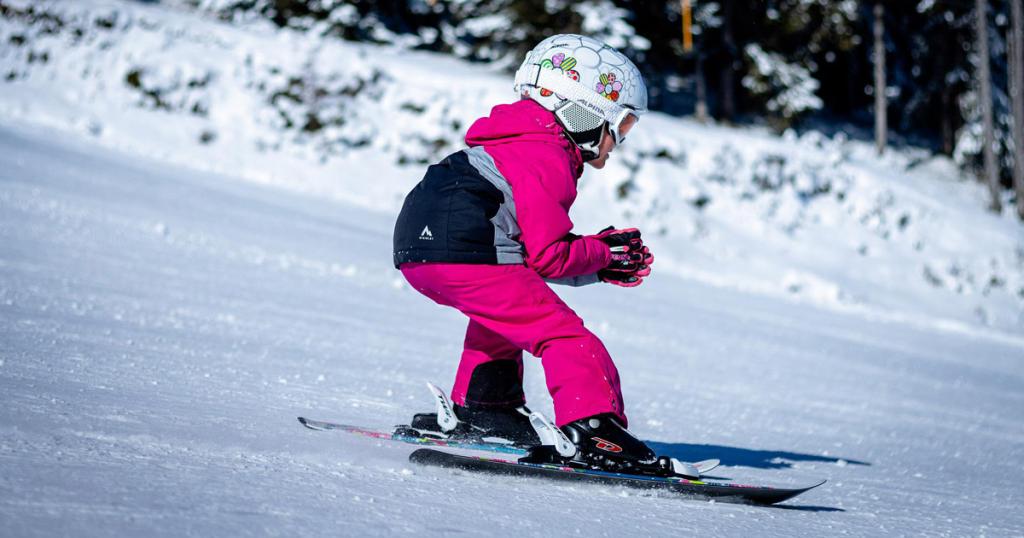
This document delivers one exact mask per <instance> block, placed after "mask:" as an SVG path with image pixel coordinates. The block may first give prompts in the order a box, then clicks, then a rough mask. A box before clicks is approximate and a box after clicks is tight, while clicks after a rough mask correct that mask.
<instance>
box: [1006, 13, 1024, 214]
mask: <svg viewBox="0 0 1024 538" xmlns="http://www.w3.org/2000/svg"><path fill="white" fill-rule="evenodd" d="M1022 3H1024V0H1010V7H1011V10H1012V19H1013V25H1012V27H1011V30H1010V34H1011V35H1010V39H1008V40H1007V41H1008V42H1009V43H1010V103H1011V105H1012V108H1013V147H1014V153H1013V188H1014V189H1015V190H1016V192H1017V215H1018V216H1019V217H1020V218H1021V219H1024V7H1022V6H1021V4H1022Z"/></svg>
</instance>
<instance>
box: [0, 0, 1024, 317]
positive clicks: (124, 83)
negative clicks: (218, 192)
mask: <svg viewBox="0 0 1024 538" xmlns="http://www.w3.org/2000/svg"><path fill="white" fill-rule="evenodd" d="M0 42H3V43H5V44H7V45H5V47H3V49H0V77H2V79H3V88H4V91H3V92H2V95H0V118H3V119H4V121H5V122H12V123H24V124H33V125H42V126H46V127H49V128H55V129H58V130H61V131H65V132H71V133H76V134H78V135H81V136H86V137H91V138H95V139H96V140H97V141H98V142H100V143H102V144H104V145H107V146H110V147H114V148H119V149H122V150H126V151H129V152H132V153H137V154H143V155H147V156H149V157H155V158H157V159H160V160H163V161H166V162H169V163H175V164H182V165H187V166H189V167H193V168H197V169H202V170H206V171H214V172H223V173H228V174H230V175H231V176H235V177H243V178H246V179H249V180H252V181H256V182H260V183H267V184H273V185H277V186H280V187H284V188H287V189H292V190H297V191H300V192H305V193H311V194H315V195H320V196H327V197H332V198H336V199H341V200H345V201H348V202H351V203H355V204H359V205H361V206H364V207H366V208H371V209H375V210H379V211H384V212H391V213H393V212H395V211H396V210H397V208H398V207H399V204H400V202H401V199H402V197H403V196H404V194H405V192H407V191H408V189H409V188H410V187H411V186H412V185H413V184H414V183H415V182H416V181H418V179H419V177H420V176H421V174H422V171H423V168H424V166H425V165H426V164H428V163H430V162H433V161H434V160H436V159H438V158H439V157H441V156H443V155H445V154H447V153H449V152H451V151H454V150H457V149H459V148H460V147H462V134H463V133H464V131H465V129H466V128H467V127H468V125H469V124H470V123H471V122H472V121H473V120H474V119H475V118H476V117H479V116H480V115H483V114H486V112H487V111H488V110H489V108H490V107H491V106H493V105H494V104H498V103H502V102H507V101H509V100H510V99H512V98H514V96H513V95H512V92H511V77H510V76H508V75H506V74H503V73H500V72H498V71H497V67H492V66H487V65H484V64H468V63H465V62H461V61H458V60H454V59H452V58H449V57H445V56H441V55H435V54H429V53H421V52H413V51H408V50H403V49H400V48H382V47H377V46H367V45H360V44H352V43H345V42H339V41H336V40H331V39H321V38H317V37H313V36H311V35H310V34H305V33H301V32H297V31H294V30H280V29H277V28H275V27H273V26H270V25H269V24H268V23H264V22H258V21H257V22H247V23H245V24H235V25H232V24H228V23H225V22H223V21H217V20H212V19H210V18H208V17H206V16H204V15H203V14H202V13H197V12H194V11H191V10H189V9H187V8H185V7H180V6H179V7H166V6H152V5H139V4H135V3H124V2H116V1H111V0H103V1H97V2H88V3H85V2H28V1H24V0H20V1H6V2H4V7H3V17H2V18H0ZM984 196H985V193H984V191H983V189H982V188H981V187H980V186H979V185H976V184H975V183H973V182H972V181H968V180H965V179H963V178H961V177H960V176H959V174H958V172H957V171H956V167H955V166H954V165H953V163H952V162H951V161H950V160H949V159H946V158H943V157H935V156H932V155H929V154H928V153H926V152H924V151H921V150H915V149H912V148H911V149H905V150H900V151H892V152H890V153H889V154H888V155H886V156H885V157H883V158H878V157H876V156H875V155H874V153H873V150H872V148H871V147H870V146H869V145H868V144H864V143H861V142H857V141H851V140H848V139H846V138H845V137H843V136H841V135H840V136H836V137H832V138H829V137H826V136H823V135H821V134H819V133H816V132H810V133H805V134H802V135H798V134H796V133H793V132H787V133H786V134H785V135H784V136H782V137H778V136H775V135H773V134H771V133H770V132H768V131H767V130H764V129H756V128H754V129H750V128H745V129H737V128H726V127H720V126H707V125H700V124H697V123H694V122H692V121H688V120H681V119H678V118H673V117H669V116H665V115H662V114H656V113H655V114H650V115H649V116H648V117H645V118H644V120H643V121H642V122H641V124H640V126H639V127H638V129H637V130H636V131H635V132H634V134H631V136H630V140H629V142H628V143H627V144H626V145H624V146H623V147H622V148H619V149H617V150H616V152H615V154H614V155H613V159H612V161H611V162H610V164H609V166H608V167H607V168H606V169H605V170H604V171H602V172H596V173H595V172H594V171H588V172H587V174H586V175H585V176H584V178H583V179H582V180H581V189H580V198H579V203H578V204H577V207H576V209H575V210H574V211H575V215H574V218H575V220H576V223H577V225H578V227H579V229H580V231H583V232H587V231H590V230H596V229H598V228H600V227H603V226H605V225H607V224H613V223H614V224H619V225H624V224H630V225H638V226H641V227H642V229H644V230H645V232H646V233H647V235H648V237H650V240H649V241H650V243H651V245H652V248H654V249H655V251H656V253H657V257H658V264H657V267H656V269H657V270H658V272H661V273H662V274H664V273H672V274H675V275H678V276H680V277H683V278H690V279H696V280H699V281H702V282H705V283H711V284H714V285H716V286H722V287H727V288H732V289H738V290H744V291H748V292H754V293H760V294H768V295H772V296H777V297H787V298H790V299H792V300H793V301H796V302H800V303H807V304H811V305H815V306H817V307H821V308H828V309H837V310H843V311H850V312H860V313H863V314H864V315H866V316H871V317H874V318H879V319H889V320H893V321H901V322H908V323H912V324H916V325H923V326H931V327H940V328H945V329H951V330H956V331H967V332H971V331H977V332H978V334H994V335H1000V334H1002V335H1005V334H1007V333H1016V334H1020V332H1021V330H1022V329H1024V239H1022V238H1024V233H1022V227H1021V224H1020V223H1019V222H1017V221H1015V220H1014V219H1013V218H1012V217H1010V216H1009V215H1007V216H995V215H992V214H989V213H986V212H984V210H983V208H984V207H985V202H984Z"/></svg>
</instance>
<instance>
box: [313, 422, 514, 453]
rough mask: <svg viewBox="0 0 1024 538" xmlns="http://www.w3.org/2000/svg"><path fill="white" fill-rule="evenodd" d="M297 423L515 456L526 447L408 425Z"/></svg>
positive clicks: (412, 442)
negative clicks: (456, 436) (383, 427)
mask: <svg viewBox="0 0 1024 538" xmlns="http://www.w3.org/2000/svg"><path fill="white" fill-rule="evenodd" d="M299 423H301V424H302V425H303V426H305V427H307V428H309V429H311V430H319V431H327V430H338V431H344V432H348V433H352V434H356V435H361V436H363V437H372V438H374V439H382V440H384V441H397V442H400V443H409V444H413V445H430V446H438V447H447V448H460V449H464V450H483V451H487V452H498V453H502V454H511V455H515V456H525V455H526V449H525V448H520V447H517V446H515V445H510V444H505V443H497V442H489V441H485V440H479V441H477V440H457V439H444V438H440V437H428V436H425V435H422V434H419V433H418V432H417V431H416V430H414V429H412V428H409V427H402V426H399V427H396V431H393V432H386V431H381V430H372V429H368V428H363V427H361V426H352V425H349V424H340V423H337V422H325V421H322V420H313V419H308V418H305V417H299Z"/></svg>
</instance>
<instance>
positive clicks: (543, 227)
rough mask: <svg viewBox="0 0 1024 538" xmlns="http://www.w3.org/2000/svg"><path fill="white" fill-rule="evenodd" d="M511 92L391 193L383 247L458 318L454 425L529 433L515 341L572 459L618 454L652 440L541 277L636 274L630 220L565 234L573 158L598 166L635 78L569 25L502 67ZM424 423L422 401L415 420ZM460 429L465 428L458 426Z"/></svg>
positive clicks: (625, 118) (645, 261)
mask: <svg viewBox="0 0 1024 538" xmlns="http://www.w3.org/2000/svg"><path fill="white" fill-rule="evenodd" d="M515 90H516V91H517V92H518V93H519V96H520V98H521V99H520V100H519V101H518V102H516V103H513V104H507V105H498V106H496V107H494V108H493V109H492V110H491V114H490V116H487V117H484V118H480V119H479V120H477V121H476V122H475V123H473V125H472V126H471V127H470V128H469V131H468V133H467V134H466V144H467V145H468V146H469V148H468V149H465V150H462V151H459V152H456V153H454V154H452V155H449V156H448V157H446V158H445V159H444V160H442V161H441V162H440V163H438V164H435V165H433V166H430V167H429V169H428V170H427V172H426V175H425V177H424V178H423V180H422V181H421V182H420V183H419V184H418V185H417V186H416V187H415V188H414V189H413V190H412V192H410V193H409V195H408V196H407V197H406V199H405V204H404V206H403V207H402V211H401V214H400V215H399V217H398V222H397V224H396V226H395V235H394V262H395V266H396V267H398V268H399V269H400V270H401V272H402V275H404V277H405V278H406V280H408V282H409V283H410V284H411V285H412V287H414V288H415V289H416V290H418V291H419V292H420V293H422V294H424V295H426V296H427V297H428V298H430V299H432V300H433V301H435V302H437V303H439V304H442V305H445V306H450V307H454V308H456V309H458V310H459V311H460V312H462V313H463V314H465V315H466V316H468V317H469V327H468V329H467V330H466V338H465V345H464V351H463V353H462V361H461V363H460V364H459V368H458V371H457V373H456V377H455V385H454V387H453V388H452V391H451V400H452V402H453V403H454V411H455V415H456V416H457V418H458V420H459V422H460V426H463V427H465V428H468V429H469V431H470V432H472V433H473V434H475V435H478V436H494V437H504V438H506V439H509V440H511V441H513V442H516V443H518V444H521V445H535V444H538V443H539V439H538V437H537V434H536V433H535V432H534V429H533V427H532V426H531V425H530V421H529V418H528V414H529V411H528V410H527V409H526V408H525V405H524V404H525V399H524V395H523V387H522V375H523V362H522V361H523V350H526V351H528V352H530V353H531V354H532V355H534V356H537V357H540V358H541V363H542V365H543V367H544V374H545V378H546V381H547V386H548V391H549V392H550V393H551V397H552V398H553V400H554V408H555V419H556V420H555V422H556V424H557V426H558V427H559V428H560V429H561V430H562V432H564V433H565V434H566V436H567V437H568V438H569V440H571V441H572V442H573V443H575V444H576V445H577V447H576V448H577V451H578V452H577V454H578V456H577V457H579V458H581V459H583V460H585V461H590V462H594V461H599V462H610V464H609V465H608V467H617V468H622V467H623V466H625V467H630V466H633V465H634V464H636V465H652V464H654V463H655V462H656V460H657V458H656V456H655V454H654V453H653V452H652V451H651V450H650V449H649V448H648V447H647V446H646V445H645V444H644V443H643V442H641V441H639V440H638V439H636V438H635V437H633V436H632V435H631V434H630V433H629V432H628V431H627V430H626V429H625V428H626V426H627V421H626V414H625V407H624V405H623V401H622V393H621V390H620V387H619V374H618V371H617V370H616V368H615V364H614V363H613V362H612V359H611V357H610V356H609V354H608V351H607V350H606V349H605V347H604V345H603V344H602V343H601V341H600V340H599V339H598V338H597V337H596V336H595V335H594V334H593V333H591V332H590V331H589V330H587V329H586V328H585V327H584V325H583V321H582V320H581V319H580V317H579V316H578V315H576V313H575V312H573V311H572V310H571V309H570V308H569V307H568V306H567V305H566V304H565V303H564V302H562V300H561V299H559V297H558V296H557V295H556V294H555V293H554V291H552V290H551V288H549V287H548V285H547V283H546V282H545V281H547V282H554V283H561V284H569V285H575V286H579V285H584V284H591V283H596V282H606V283H610V284H615V285H618V286H625V287H631V286H637V285H639V284H640V283H642V282H643V279H644V277H646V276H647V275H649V274H650V271H651V270H650V265H651V263H652V262H653V260H654V258H653V256H652V255H651V254H650V252H649V250H648V249H647V247H645V246H644V245H643V241H642V239H641V236H640V232H639V231H638V230H636V229H625V230H621V229H614V228H608V229H606V230H603V231H602V232H600V233H598V234H596V235H586V236H579V235H574V234H572V233H570V231H571V230H572V226H573V225H572V222H571V221H570V220H569V216H568V211H569V208H570V206H571V205H572V203H573V201H574V200H575V198H576V183H577V180H578V179H579V177H580V175H581V174H582V172H583V164H584V163H586V164H589V165H591V166H593V167H594V168H598V169H600V168H603V167H604V165H605V163H606V161H607V159H608V155H609V153H610V152H611V151H612V150H613V149H614V148H615V147H616V146H617V145H618V144H621V143H622V141H623V139H624V138H625V137H626V134H627V133H628V132H629V131H630V129H632V128H633V127H634V125H635V124H636V122H637V120H638V117H639V115H640V114H642V113H644V112H646V111H647V88H646V86H645V85H644V81H643V78H642V77H641V75H640V72H639V71H638V70H637V68H636V66H635V65H633V63H632V62H631V61H630V60H629V59H628V58H626V57H625V56H623V55H622V54H621V53H619V52H618V51H616V50H614V49H612V48H611V47H608V46H607V45H604V44H602V43H600V42H598V41H596V40H594V39H591V38H589V37H585V36H579V35H556V36H553V37H550V38H548V39H545V40H544V41H542V42H541V43H540V44H538V45H537V46H536V47H535V48H534V49H533V50H532V51H530V53H528V54H527V56H526V59H525V60H524V61H523V64H522V65H521V66H520V68H519V70H518V71H517V72H516V75H515ZM431 422H433V424H432V426H433V428H434V429H437V422H436V416H435V415H429V418H427V415H418V416H417V417H416V419H414V423H413V426H414V427H429V426H431V424H430V423H431ZM463 433H469V432H466V431H464V432H463Z"/></svg>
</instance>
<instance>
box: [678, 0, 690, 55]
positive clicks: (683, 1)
mask: <svg viewBox="0 0 1024 538" xmlns="http://www.w3.org/2000/svg"><path fill="white" fill-rule="evenodd" d="M679 7H680V10H681V11H682V13H683V52H690V51H692V50H693V13H692V12H691V10H690V0H679Z"/></svg>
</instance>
